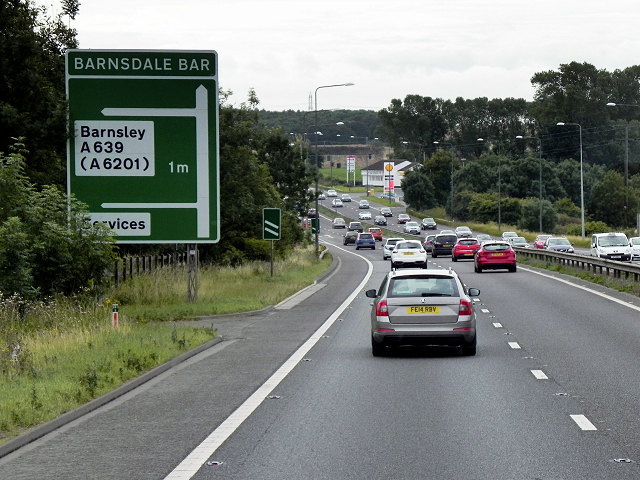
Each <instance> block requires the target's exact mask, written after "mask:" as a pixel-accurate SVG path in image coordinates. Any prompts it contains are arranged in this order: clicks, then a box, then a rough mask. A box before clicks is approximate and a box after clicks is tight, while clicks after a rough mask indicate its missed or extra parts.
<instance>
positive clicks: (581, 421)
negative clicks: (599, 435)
mask: <svg viewBox="0 0 640 480" xmlns="http://www.w3.org/2000/svg"><path fill="white" fill-rule="evenodd" d="M571 419H572V420H573V421H574V422H576V423H577V424H578V426H579V427H580V429H582V430H598V429H597V428H596V426H595V425H594V424H593V423H591V422H590V421H589V419H588V418H587V417H585V416H584V415H571Z"/></svg>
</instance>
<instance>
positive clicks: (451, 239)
mask: <svg viewBox="0 0 640 480" xmlns="http://www.w3.org/2000/svg"><path fill="white" fill-rule="evenodd" d="M456 243H458V237H457V235H456V234H455V233H451V234H449V233H446V234H444V235H442V234H440V235H436V238H434V239H433V245H431V256H432V257H433V258H437V257H438V256H439V255H451V252H452V251H453V246H454V245H455V244H456Z"/></svg>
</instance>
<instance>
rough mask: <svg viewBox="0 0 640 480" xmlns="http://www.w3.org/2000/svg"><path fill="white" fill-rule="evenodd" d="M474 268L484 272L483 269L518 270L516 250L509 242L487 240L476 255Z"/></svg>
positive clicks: (478, 271)
mask: <svg viewBox="0 0 640 480" xmlns="http://www.w3.org/2000/svg"><path fill="white" fill-rule="evenodd" d="M474 258H475V260H474V270H475V271H476V272H477V273H482V271H483V270H489V269H491V270H497V269H506V270H509V271H510V272H515V271H516V268H517V267H516V252H515V251H514V250H513V248H511V245H510V244H509V243H508V242H502V241H498V242H485V243H483V244H482V245H481V246H480V248H479V249H478V252H477V253H476V255H475V257H474Z"/></svg>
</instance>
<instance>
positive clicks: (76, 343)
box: [0, 248, 331, 443]
mask: <svg viewBox="0 0 640 480" xmlns="http://www.w3.org/2000/svg"><path fill="white" fill-rule="evenodd" d="M330 262H331V258H330V256H329V255H327V256H325V258H324V259H323V260H322V261H317V260H316V259H315V251H314V250H313V248H305V249H302V250H299V251H296V252H295V253H294V254H293V255H291V256H290V257H289V258H288V259H284V260H281V261H279V262H277V264H276V265H275V272H274V277H273V278H271V275H270V265H269V263H266V262H254V263H251V264H249V265H244V266H242V267H240V268H231V267H217V268H213V267H211V268H204V269H202V271H201V272H199V279H200V285H199V301H198V302H197V303H194V304H189V303H187V302H186V294H185V290H186V272H185V271H184V270H173V269H169V268H167V269H163V270H160V271H157V272H155V273H154V274H153V275H147V276H145V275H143V276H139V277H136V278H134V279H133V281H132V282H125V283H124V284H122V285H121V286H119V287H118V288H117V289H115V290H113V291H112V292H110V297H109V299H105V300H103V301H101V302H100V303H96V302H91V301H88V300H87V298H86V297H78V296H76V297H69V296H62V295H57V296H53V297H50V298H48V299H45V300H39V301H26V300H24V299H22V298H21V297H19V296H18V295H12V296H8V297H7V296H2V295H0V443H2V442H3V441H6V440H7V439H8V438H11V437H13V436H15V435H17V434H19V433H21V432H22V431H24V430H26V429H29V428H30V427H33V426H34V425H37V424H40V423H43V422H45V421H48V420H50V419H52V418H55V417H57V416H58V415H60V414H62V413H64V412H67V411H69V410H72V409H73V408H76V407H77V406H79V405H81V404H83V403H85V402H87V401H89V400H91V399H93V398H96V397H98V396H100V395H103V394H104V393H106V392H108V391H110V390H112V389H114V388H116V387H118V386H119V385H121V384H123V383H125V382H127V381H128V380H131V379H132V378H135V377H137V376H139V375H140V374H141V373H143V372H145V371H148V370H150V369H152V368H154V367H155V366H157V365H160V364H162V363H164V362H166V361H167V360H169V359H171V358H172V357H175V356H176V355H179V354H180V353H182V352H184V351H186V350H189V349H192V348H194V347H196V346H198V345H201V344H203V343H205V342H207V341H208V340H210V339H212V338H215V336H216V332H215V330H213V329H211V328H195V327H190V326H184V325H180V324H176V323H169V322H168V321H169V320H178V319H182V320H186V319H192V318H195V317H196V316H199V315H210V314H214V313H233V312H241V311H247V310H253V309H259V308H262V307H264V306H267V305H274V304H277V303H279V302H280V301H282V300H284V299H285V298H287V297H288V296H290V295H291V294H293V293H294V292H295V291H297V290H299V289H301V288H303V287H304V286H307V285H309V284H311V283H312V282H313V279H314V278H315V277H317V276H318V275H319V274H320V273H321V272H322V271H324V270H326V268H327V267H328V266H329V265H330ZM114 303H117V304H119V306H120V307H119V314H120V322H119V327H118V328H117V329H116V328H113V327H112V325H111V312H112V306H113V304H114ZM163 322H164V323H163Z"/></svg>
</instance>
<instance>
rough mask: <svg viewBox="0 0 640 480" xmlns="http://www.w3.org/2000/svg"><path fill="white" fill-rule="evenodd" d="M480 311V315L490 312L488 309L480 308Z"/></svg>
mask: <svg viewBox="0 0 640 480" xmlns="http://www.w3.org/2000/svg"><path fill="white" fill-rule="evenodd" d="M480 311H481V312H482V313H491V311H490V310H489V309H487V308H481V309H480Z"/></svg>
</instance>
